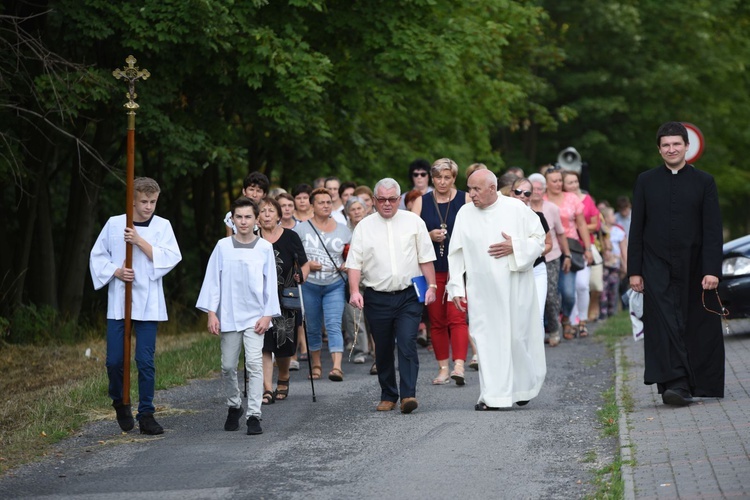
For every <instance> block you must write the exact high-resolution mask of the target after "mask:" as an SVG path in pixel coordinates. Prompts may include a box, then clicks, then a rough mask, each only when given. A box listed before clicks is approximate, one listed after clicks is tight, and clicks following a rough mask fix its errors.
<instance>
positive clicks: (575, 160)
mask: <svg viewBox="0 0 750 500" xmlns="http://www.w3.org/2000/svg"><path fill="white" fill-rule="evenodd" d="M557 164H558V165H560V167H562V169H563V170H570V171H572V172H576V173H577V174H580V173H581V167H582V166H583V162H582V161H581V155H580V153H578V151H576V148H573V147H570V148H565V149H563V150H562V151H560V154H559V155H557Z"/></svg>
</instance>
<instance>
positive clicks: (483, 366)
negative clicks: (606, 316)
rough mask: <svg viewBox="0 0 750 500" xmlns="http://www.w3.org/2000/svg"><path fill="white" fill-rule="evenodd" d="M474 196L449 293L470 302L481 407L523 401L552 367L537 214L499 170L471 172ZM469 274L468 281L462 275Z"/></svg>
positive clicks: (457, 241)
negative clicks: (541, 297)
mask: <svg viewBox="0 0 750 500" xmlns="http://www.w3.org/2000/svg"><path fill="white" fill-rule="evenodd" d="M468 188H469V189H468V191H469V196H470V197H471V201H472V203H473V204H466V205H464V206H463V207H461V210H459V212H458V215H457V216H456V222H455V226H454V229H453V234H452V236H451V244H450V251H449V253H448V267H449V269H450V280H449V282H448V286H447V290H448V298H449V299H450V300H452V301H453V303H454V304H455V305H456V307H458V308H459V309H461V310H465V309H466V308H467V300H466V298H467V297H468V316H469V325H470V326H469V330H470V334H471V336H472V337H473V339H474V341H475V342H476V346H477V355H478V358H479V388H480V395H479V400H478V402H477V404H476V406H475V409H476V410H478V411H485V410H496V409H499V408H509V407H512V406H513V403H516V404H518V405H519V406H523V405H525V404H527V403H528V402H529V401H530V400H531V399H532V398H534V397H536V396H537V395H538V394H539V390H540V389H541V388H542V383H543V382H544V376H545V375H546V373H547V365H546V361H545V357H544V332H543V331H542V321H541V317H540V312H539V304H538V303H537V298H536V285H535V282H534V272H533V266H534V261H535V260H536V258H537V257H539V256H540V255H541V253H542V251H543V250H544V230H543V229H542V224H541V222H540V221H539V217H538V216H537V215H536V214H535V213H534V212H533V211H532V210H530V209H529V208H528V207H527V206H526V205H524V204H523V203H522V202H521V201H519V200H516V199H513V198H509V197H506V196H503V195H501V194H498V192H497V178H496V177H495V174H493V173H492V172H491V171H489V170H477V171H476V172H474V173H473V174H472V175H471V176H470V177H469V179H468ZM464 277H465V281H464Z"/></svg>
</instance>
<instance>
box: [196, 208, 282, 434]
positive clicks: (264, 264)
mask: <svg viewBox="0 0 750 500" xmlns="http://www.w3.org/2000/svg"><path fill="white" fill-rule="evenodd" d="M258 213H259V210H258V205H257V204H256V203H255V202H254V201H252V200H250V199H249V198H246V197H244V196H242V197H240V198H238V199H236V200H235V201H234V202H233V203H232V207H231V214H232V222H234V226H235V228H236V229H237V233H236V234H234V235H232V236H227V237H226V238H223V239H221V240H219V242H218V243H217V244H216V247H215V248H214V251H213V253H212V254H211V258H210V259H209V261H208V267H207V268H206V277H205V278H204V279H203V286H202V287H201V292H200V296H199V297H198V303H197V304H196V307H197V308H198V309H200V310H201V311H204V312H207V313H208V331H209V332H210V333H212V334H214V335H220V336H221V374H222V377H223V378H224V390H225V393H226V396H227V406H228V407H229V411H228V413H227V419H226V422H225V423H224V430H225V431H236V430H237V429H239V427H240V424H239V422H240V418H241V417H242V414H243V410H242V396H241V394H240V387H239V385H238V383H237V362H238V361H239V358H240V350H241V349H242V346H243V344H244V347H245V366H246V368H247V371H248V373H249V387H248V393H247V414H246V416H247V422H246V423H247V433H248V435H253V434H262V433H263V430H262V429H261V427H260V416H261V412H260V405H261V402H262V399H263V397H262V396H263V352H262V349H263V337H264V335H265V334H266V331H267V330H268V329H269V328H270V326H271V318H272V317H274V316H280V315H281V308H280V306H279V293H278V288H277V286H278V285H277V281H276V254H275V253H274V250H273V245H271V244H270V243H269V242H267V241H266V240H264V239H263V238H261V237H259V236H257V235H255V234H253V227H255V223H256V220H257V218H258Z"/></svg>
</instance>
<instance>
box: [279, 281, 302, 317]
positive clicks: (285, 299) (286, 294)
mask: <svg viewBox="0 0 750 500" xmlns="http://www.w3.org/2000/svg"><path fill="white" fill-rule="evenodd" d="M281 307H283V308H284V309H287V310H289V311H299V310H301V309H302V301H301V300H300V298H299V288H298V287H296V286H287V287H284V288H283V289H282V290H281Z"/></svg>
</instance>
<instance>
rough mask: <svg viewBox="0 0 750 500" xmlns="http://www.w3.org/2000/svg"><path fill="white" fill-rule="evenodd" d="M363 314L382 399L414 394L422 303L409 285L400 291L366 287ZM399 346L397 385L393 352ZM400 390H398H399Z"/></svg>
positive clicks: (389, 399)
mask: <svg viewBox="0 0 750 500" xmlns="http://www.w3.org/2000/svg"><path fill="white" fill-rule="evenodd" d="M364 302H365V316H366V317H367V322H368V323H369V325H370V330H371V331H372V338H373V340H374V341H375V360H376V363H377V367H378V382H380V391H381V396H380V399H381V401H392V402H394V403H395V402H396V401H398V398H399V393H400V395H401V399H404V398H413V397H415V396H416V390H417V375H418V374H419V356H418V355H417V331H418V330H419V322H420V321H421V318H422V311H423V309H424V305H423V304H422V303H421V302H419V300H418V299H417V294H416V292H415V291H414V289H413V288H412V287H409V288H407V289H405V290H403V291H400V292H377V291H375V290H373V289H371V288H367V289H365V293H364ZM396 345H398V372H399V376H400V378H401V381H400V384H399V386H398V387H397V386H396V368H395V365H394V362H395V358H394V355H393V348H394V346H396ZM399 389H400V391H399Z"/></svg>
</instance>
